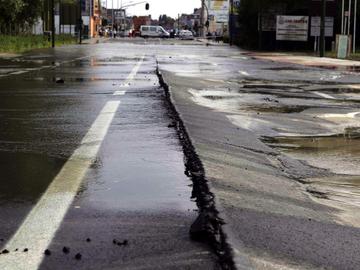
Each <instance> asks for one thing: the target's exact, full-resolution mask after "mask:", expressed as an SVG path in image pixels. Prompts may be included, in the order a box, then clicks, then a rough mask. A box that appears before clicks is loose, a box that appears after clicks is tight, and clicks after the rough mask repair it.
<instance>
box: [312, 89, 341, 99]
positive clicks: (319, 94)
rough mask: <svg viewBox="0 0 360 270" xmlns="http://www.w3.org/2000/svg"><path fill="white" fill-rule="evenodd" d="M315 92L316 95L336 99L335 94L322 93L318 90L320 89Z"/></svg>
mask: <svg viewBox="0 0 360 270" xmlns="http://www.w3.org/2000/svg"><path fill="white" fill-rule="evenodd" d="M313 93H314V94H315V95H318V96H320V97H323V98H327V99H336V98H335V97H333V96H330V95H328V94H325V93H321V92H318V91H314V92H313Z"/></svg>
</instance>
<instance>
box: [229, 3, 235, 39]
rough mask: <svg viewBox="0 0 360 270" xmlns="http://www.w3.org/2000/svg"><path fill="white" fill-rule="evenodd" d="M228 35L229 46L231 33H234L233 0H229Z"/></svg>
mask: <svg viewBox="0 0 360 270" xmlns="http://www.w3.org/2000/svg"><path fill="white" fill-rule="evenodd" d="M229 20H230V21H229V26H230V27H229V28H230V29H229V30H230V32H229V37H230V42H229V43H230V46H232V45H233V33H234V0H230V16H229Z"/></svg>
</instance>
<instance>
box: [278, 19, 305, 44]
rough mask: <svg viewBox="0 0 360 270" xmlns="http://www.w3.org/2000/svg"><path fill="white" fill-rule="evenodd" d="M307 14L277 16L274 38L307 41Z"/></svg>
mask: <svg viewBox="0 0 360 270" xmlns="http://www.w3.org/2000/svg"><path fill="white" fill-rule="evenodd" d="M308 29H309V17H308V16H277V18H276V40H290V41H307V40H308Z"/></svg>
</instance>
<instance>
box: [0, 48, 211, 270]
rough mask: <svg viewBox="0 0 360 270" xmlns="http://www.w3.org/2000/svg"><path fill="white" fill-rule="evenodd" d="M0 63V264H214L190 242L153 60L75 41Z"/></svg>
mask: <svg viewBox="0 0 360 270" xmlns="http://www.w3.org/2000/svg"><path fill="white" fill-rule="evenodd" d="M10 66H11V67H10ZM2 67H3V68H2V71H4V72H3V75H7V76H3V77H2V78H1V91H0V96H1V97H0V108H1V109H0V111H1V113H0V118H1V123H2V124H1V130H0V138H1V144H0V145H1V146H0V147H1V152H0V153H1V154H0V167H1V168H0V171H1V176H0V179H2V180H1V184H0V190H1V192H0V209H1V210H0V212H1V221H0V226H1V230H0V239H1V241H2V242H1V243H0V245H1V246H2V248H1V250H4V249H6V250H8V251H9V253H8V254H2V255H0V269H24V270H25V269H27V270H28V269H119V268H121V269H217V267H218V266H217V259H216V257H215V255H214V254H213V252H212V251H211V249H210V248H209V247H208V246H207V245H205V244H201V243H198V242H194V241H191V240H190V236H189V228H190V226H191V224H192V223H193V222H194V220H195V219H196V217H197V215H198V208H197V206H196V203H195V202H194V200H193V199H191V193H192V189H191V184H192V182H191V179H189V178H188V177H187V176H185V175H184V171H185V167H184V163H183V159H184V155H183V152H182V146H181V143H180V141H179V139H178V137H177V133H176V130H175V128H174V127H173V120H172V116H171V112H170V111H169V110H168V109H167V107H166V100H165V98H164V91H163V89H162V88H161V87H160V86H159V81H158V78H157V75H156V73H155V71H156V58H155V57H154V56H153V55H151V54H145V53H144V52H142V51H141V50H138V49H136V50H133V52H132V53H128V52H126V50H125V48H124V45H121V44H104V45H101V46H95V47H93V46H82V47H80V46H72V47H67V48H62V49H57V50H43V51H40V53H39V52H37V53H36V54H29V55H26V56H23V57H21V58H17V59H16V60H14V59H12V60H9V61H5V60H4V63H3V65H2ZM13 69H14V70H13ZM114 240H115V243H113V242H114ZM64 247H65V250H64V251H65V252H64V251H63V249H64ZM67 248H69V251H70V252H69V253H66V252H67ZM45 250H49V251H50V253H51V254H50V255H46V254H45ZM78 253H79V254H81V260H79V258H78V259H76V258H75V257H76V254H78ZM78 257H79V255H78Z"/></svg>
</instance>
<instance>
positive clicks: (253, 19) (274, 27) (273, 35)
mask: <svg viewBox="0 0 360 270" xmlns="http://www.w3.org/2000/svg"><path fill="white" fill-rule="evenodd" d="M254 1H258V2H260V0H240V1H239V0H230V17H229V18H230V32H231V35H230V37H231V39H232V40H233V41H234V43H238V44H239V45H242V46H246V47H252V48H255V47H258V48H260V49H261V48H262V49H285V50H289V49H293V50H309V49H314V48H315V49H316V47H318V44H319V42H318V40H319V33H320V25H319V20H320V16H321V1H309V0H298V1H289V0H279V1H276V3H273V2H270V1H269V2H267V1H263V2H262V3H263V4H262V5H254ZM339 5H341V1H336V0H334V1H326V16H327V19H326V20H327V23H326V35H327V37H326V46H327V48H329V49H330V48H331V45H332V42H334V41H335V39H336V37H335V35H336V33H339V32H340V25H341V15H340V12H341V6H339ZM291 16H292V17H291ZM294 16H295V17H294ZM290 20H291V21H292V23H286V21H290ZM280 23H281V25H283V26H282V27H278V26H279V25H280Z"/></svg>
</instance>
